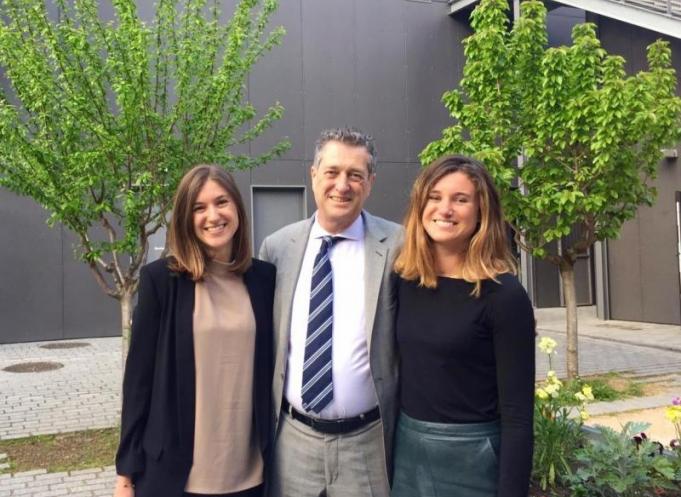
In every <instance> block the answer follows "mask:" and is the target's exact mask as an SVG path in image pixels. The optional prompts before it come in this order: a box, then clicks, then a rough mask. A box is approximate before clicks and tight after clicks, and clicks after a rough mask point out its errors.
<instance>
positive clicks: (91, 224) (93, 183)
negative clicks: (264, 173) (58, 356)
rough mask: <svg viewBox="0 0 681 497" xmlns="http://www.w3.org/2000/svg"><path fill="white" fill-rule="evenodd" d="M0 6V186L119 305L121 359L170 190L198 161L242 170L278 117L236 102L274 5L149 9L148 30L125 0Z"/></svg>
mask: <svg viewBox="0 0 681 497" xmlns="http://www.w3.org/2000/svg"><path fill="white" fill-rule="evenodd" d="M112 3H113V9H114V13H115V16H116V19H115V21H114V22H105V21H103V20H101V19H100V18H99V16H98V2H96V1H94V0H75V1H74V2H66V1H65V0H55V6H56V8H57V10H58V13H57V19H56V20H53V19H51V17H50V16H49V14H48V12H47V9H46V7H45V3H44V2H43V1H42V0H2V1H0V5H1V6H2V12H3V20H2V22H0V68H2V70H3V71H4V74H5V76H6V78H7V80H8V82H9V83H10V88H9V89H8V90H7V91H5V92H3V91H2V89H1V87H0V185H2V186H4V187H6V188H8V189H10V190H12V191H14V192H16V193H18V194H20V195H26V196H29V197H32V198H33V199H34V200H35V201H36V202H38V203H39V204H40V205H42V206H43V207H44V208H45V209H47V210H48V211H49V212H50V218H49V221H48V222H49V223H50V224H54V223H55V222H60V223H62V224H63V225H64V226H66V227H67V228H68V229H70V230H71V231H73V232H74V233H75V234H76V236H77V238H78V240H79V241H80V246H79V248H78V254H79V256H80V257H81V258H82V259H83V261H85V263H86V264H87V265H88V266H89V267H90V269H91V270H92V273H93V275H94V277H95V278H96V280H97V283H99V285H100V286H101V288H102V289H103V290H104V292H105V293H106V294H107V295H109V296H110V297H113V298H115V299H116V300H118V301H119V302H120V306H121V327H122V334H123V338H124V343H123V353H124V355H125V352H126V351H127V339H128V334H129V330H130V311H131V302H132V299H133V297H134V295H135V292H136V291H137V284H138V278H139V269H140V267H141V266H142V264H144V262H145V261H146V258H147V252H148V240H149V237H150V236H151V235H152V234H153V233H155V232H156V231H157V230H158V229H159V228H160V227H161V226H162V225H164V223H165V222H166V216H167V214H168V211H169V208H170V206H171V200H172V195H173V193H174V191H175V187H176V185H177V183H178V181H179V179H180V178H181V177H182V175H183V174H184V172H185V171H186V170H187V169H188V168H189V167H190V166H192V165H193V164H196V163H199V162H214V163H219V164H223V165H225V166H227V167H229V168H233V169H244V168H250V167H253V166H256V165H259V164H262V163H264V162H266V161H268V160H269V159H271V158H272V157H276V156H278V155H280V154H281V153H283V152H284V151H285V150H286V149H287V148H288V146H289V144H288V142H286V141H282V142H279V143H278V144H276V145H274V146H273V147H272V148H271V149H270V150H269V151H267V152H265V153H263V154H261V155H259V156H255V157H251V156H247V155H245V154H243V153H238V152H236V151H235V147H237V146H238V145H240V144H243V143H246V142H248V141H250V140H252V139H253V138H256V137H257V136H259V135H260V134H261V133H262V132H263V131H264V130H265V129H267V128H268V127H269V126H270V125H271V124H272V123H273V122H274V121H276V120H277V119H279V118H280V117H281V115H282V112H283V108H282V107H281V105H279V104H278V103H277V104H274V105H273V106H271V107H270V108H268V109H266V110H265V112H264V114H262V115H261V116H260V117H257V116H258V113H257V112H256V109H255V108H254V107H253V105H251V104H250V103H249V102H248V101H247V100H246V98H245V89H246V81H247V77H248V74H249V71H250V70H251V68H252V66H253V64H254V63H255V62H256V61H257V60H258V59H259V58H260V57H261V56H262V55H263V54H264V53H266V52H267V51H269V50H270V49H271V48H272V47H273V46H275V45H276V44H278V43H279V42H280V40H281V38H282V36H283V29H282V28H276V29H274V30H272V31H268V30H267V23H268V19H269V17H270V15H271V14H272V13H273V12H274V10H275V9H276V7H277V1H276V0H240V1H239V2H238V3H237V5H236V7H235V10H234V14H233V16H232V18H231V19H230V20H229V22H228V23H227V24H221V23H220V22H219V18H220V10H219V7H218V5H219V2H217V1H215V2H213V3H212V4H211V6H207V5H206V1H205V0H185V1H184V2H183V4H182V5H181V6H178V5H176V3H177V2H175V1H173V0H160V1H159V2H158V5H157V8H156V15H155V19H154V21H153V23H151V25H149V26H148V25H147V24H145V23H144V22H143V21H142V20H140V18H139V16H138V14H137V11H136V6H135V2H134V0H114V1H113V2H112Z"/></svg>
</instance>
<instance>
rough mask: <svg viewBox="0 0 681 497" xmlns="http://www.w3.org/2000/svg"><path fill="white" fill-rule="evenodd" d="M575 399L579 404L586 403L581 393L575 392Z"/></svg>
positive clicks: (584, 396)
mask: <svg viewBox="0 0 681 497" xmlns="http://www.w3.org/2000/svg"><path fill="white" fill-rule="evenodd" d="M575 399H577V400H578V401H580V402H586V395H584V394H583V393H582V392H577V393H576V394H575Z"/></svg>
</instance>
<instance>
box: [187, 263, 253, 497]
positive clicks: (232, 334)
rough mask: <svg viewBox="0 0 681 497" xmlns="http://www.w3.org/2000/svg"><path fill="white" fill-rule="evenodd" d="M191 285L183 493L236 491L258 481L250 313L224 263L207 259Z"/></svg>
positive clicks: (239, 282)
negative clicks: (190, 385)
mask: <svg viewBox="0 0 681 497" xmlns="http://www.w3.org/2000/svg"><path fill="white" fill-rule="evenodd" d="M195 288H196V290H195V296H194V318H193V325H194V330H193V331H194V357H195V360H196V422H195V428H194V460H193V465H192V468H191V471H190V473H189V479H188V480H187V484H186V486H185V491H187V492H191V493H197V494H223V493H231V492H239V491H241V490H246V489H248V488H251V487H255V486H257V485H259V484H261V483H262V482H263V461H262V455H261V453H260V449H259V447H258V442H257V437H256V433H255V427H254V424H253V363H254V358H255V317H254V315H253V309H252V307H251V302H250V298H249V296H248V291H247V290H246V286H245V285H244V282H243V278H242V277H241V276H239V275H235V274H234V273H232V272H230V271H229V265H228V264H224V263H219V262H217V261H211V262H209V263H208V264H207V267H206V272H205V274H204V278H203V280H201V281H199V282H197V283H196V287H195Z"/></svg>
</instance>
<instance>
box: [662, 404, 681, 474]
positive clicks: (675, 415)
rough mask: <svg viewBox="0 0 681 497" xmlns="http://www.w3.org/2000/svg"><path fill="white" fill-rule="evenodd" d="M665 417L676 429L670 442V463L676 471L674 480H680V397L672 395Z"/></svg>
mask: <svg viewBox="0 0 681 497" xmlns="http://www.w3.org/2000/svg"><path fill="white" fill-rule="evenodd" d="M665 415H666V416H667V419H669V421H671V422H672V424H673V425H674V430H675V431H676V438H675V439H674V440H672V441H671V442H670V444H669V445H670V450H671V451H672V458H671V461H672V465H673V466H674V471H675V473H676V477H675V478H676V480H677V481H681V398H679V397H674V398H673V399H672V405H670V406H668V407H667V408H666V409H665Z"/></svg>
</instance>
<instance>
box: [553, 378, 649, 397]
mask: <svg viewBox="0 0 681 497" xmlns="http://www.w3.org/2000/svg"><path fill="white" fill-rule="evenodd" d="M584 385H590V386H591V388H592V390H593V394H594V400H595V401H596V402H600V401H603V402H611V401H613V400H621V399H626V398H629V397H640V396H642V395H644V388H643V384H641V383H639V382H637V381H634V380H632V379H629V378H625V377H623V376H622V375H620V374H618V373H614V372H613V373H607V374H601V375H594V376H586V377H584V378H576V379H574V380H569V381H565V384H564V386H563V388H562V389H561V390H560V397H561V398H562V400H563V401H564V402H565V403H566V404H571V405H576V404H579V401H577V400H576V399H575V393H577V392H579V391H581V389H582V387H583V386H584Z"/></svg>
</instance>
